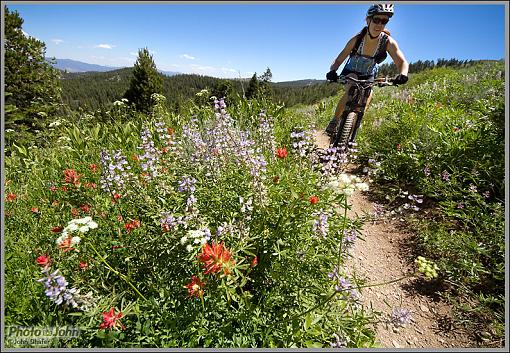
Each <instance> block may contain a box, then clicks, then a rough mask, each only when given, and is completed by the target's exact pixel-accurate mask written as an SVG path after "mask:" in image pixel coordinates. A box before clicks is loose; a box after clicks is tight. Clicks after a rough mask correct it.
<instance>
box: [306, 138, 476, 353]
mask: <svg viewBox="0 0 510 353" xmlns="http://www.w3.org/2000/svg"><path fill="white" fill-rule="evenodd" d="M314 135H315V140H316V143H317V144H318V146H319V147H320V148H327V147H328V137H327V136H326V135H324V134H323V133H322V132H319V131H316V132H315V134H314ZM349 204H351V205H352V209H351V210H350V211H349V212H348V214H349V217H351V218H355V217H366V216H367V215H370V214H374V211H375V210H376V208H375V207H376V204H374V203H373V202H372V201H370V191H368V192H360V191H357V192H356V193H354V194H353V195H352V196H351V197H350V199H349ZM377 207H378V208H379V207H380V205H377ZM372 218H373V217H372ZM412 236H413V235H412V234H410V233H408V232H406V231H405V229H403V227H402V226H401V225H400V221H399V220H398V219H396V220H392V219H388V218H378V219H377V220H376V221H373V220H370V221H367V222H365V223H364V225H363V229H362V234H361V237H362V238H363V239H364V241H363V240H361V239H358V241H357V242H356V243H355V246H354V248H353V249H352V250H351V255H352V257H351V258H350V259H349V260H348V261H347V264H346V268H347V269H348V271H349V272H350V273H351V274H354V273H355V274H356V276H358V277H361V278H364V279H366V281H367V283H381V282H387V281H391V280H394V279H397V278H399V277H403V276H405V275H406V274H407V273H408V272H409V271H412V262H410V260H409V256H406V255H408V252H409V251H408V250H406V249H408V247H407V246H406V244H408V243H409V242H408V240H409V238H410V237H412ZM427 289H429V290H428V291H427ZM427 292H428V293H427ZM361 301H362V304H363V305H364V306H365V307H366V308H367V309H370V308H371V307H372V308H373V309H374V310H375V311H379V312H383V313H385V315H384V316H382V318H388V317H389V315H391V312H392V310H393V308H403V309H408V310H410V311H411V317H412V319H411V322H410V323H409V324H407V325H405V326H404V327H400V328H398V329H396V328H395V327H394V326H392V325H387V324H386V323H383V322H381V323H379V324H378V325H376V326H375V329H376V332H377V341H378V343H379V345H380V346H381V347H384V348H422V347H426V348H452V347H456V348H474V347H477V346H476V344H475V343H473V342H471V341H470V340H469V339H468V338H467V337H466V334H465V333H464V332H462V331H461V330H460V329H458V328H456V327H455V325H453V324H452V322H453V320H452V313H451V309H450V307H449V306H448V305H447V304H445V303H444V302H442V301H441V300H440V299H439V298H438V297H437V295H434V294H433V291H432V290H430V288H427V286H426V285H425V286H423V285H421V286H420V284H419V282H418V281H417V280H416V279H405V280H402V281H399V282H396V283H392V284H388V285H384V286H376V287H372V288H365V289H363V291H362V292H361Z"/></svg>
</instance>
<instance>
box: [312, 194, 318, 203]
mask: <svg viewBox="0 0 510 353" xmlns="http://www.w3.org/2000/svg"><path fill="white" fill-rule="evenodd" d="M317 202H319V198H318V197H317V196H315V195H314V196H311V197H310V203H311V204H312V205H315V204H316V203H317Z"/></svg>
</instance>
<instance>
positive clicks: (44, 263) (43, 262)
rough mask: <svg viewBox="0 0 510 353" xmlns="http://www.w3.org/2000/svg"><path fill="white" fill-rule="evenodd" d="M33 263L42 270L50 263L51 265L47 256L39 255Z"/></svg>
mask: <svg viewBox="0 0 510 353" xmlns="http://www.w3.org/2000/svg"><path fill="white" fill-rule="evenodd" d="M35 262H36V263H37V264H38V265H39V266H43V267H44V268H47V267H48V266H49V265H50V263H51V258H50V257H49V256H46V255H41V256H39V257H38V258H37V259H35Z"/></svg>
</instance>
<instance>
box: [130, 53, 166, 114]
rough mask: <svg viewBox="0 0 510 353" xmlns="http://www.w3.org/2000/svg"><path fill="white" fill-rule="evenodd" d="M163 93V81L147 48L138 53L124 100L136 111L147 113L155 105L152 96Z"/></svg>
mask: <svg viewBox="0 0 510 353" xmlns="http://www.w3.org/2000/svg"><path fill="white" fill-rule="evenodd" d="M154 93H157V94H161V93H163V79H162V78H161V75H160V74H159V73H158V71H157V69H156V64H155V63H154V60H153V59H152V55H151V54H150V53H149V50H148V49H147V48H143V49H140V50H139V51H138V59H137V60H136V62H135V65H134V67H133V78H132V79H131V82H130V85H129V88H128V90H127V91H126V93H125V94H124V98H126V99H127V100H128V101H129V104H133V105H134V106H135V108H136V110H137V111H139V112H141V113H148V112H150V111H151V109H152V107H153V106H154V105H155V103H154V101H153V99H152V95H153V94H154Z"/></svg>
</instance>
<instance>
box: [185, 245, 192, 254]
mask: <svg viewBox="0 0 510 353" xmlns="http://www.w3.org/2000/svg"><path fill="white" fill-rule="evenodd" d="M186 250H187V251H188V252H192V251H193V246H192V245H191V244H188V245H187V246H186Z"/></svg>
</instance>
